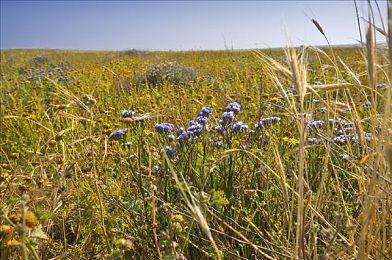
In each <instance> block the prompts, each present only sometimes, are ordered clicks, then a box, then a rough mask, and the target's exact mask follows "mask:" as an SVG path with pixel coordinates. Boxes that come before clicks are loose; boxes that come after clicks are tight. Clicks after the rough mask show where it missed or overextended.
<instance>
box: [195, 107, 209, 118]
mask: <svg viewBox="0 0 392 260" xmlns="http://www.w3.org/2000/svg"><path fill="white" fill-rule="evenodd" d="M212 111H213V109H212V107H203V108H202V109H201V110H200V112H199V113H198V114H197V116H198V117H199V116H201V117H209V116H210V114H211V113H212Z"/></svg>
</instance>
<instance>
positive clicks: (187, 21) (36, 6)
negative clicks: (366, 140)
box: [1, 0, 387, 50]
mask: <svg viewBox="0 0 392 260" xmlns="http://www.w3.org/2000/svg"><path fill="white" fill-rule="evenodd" d="M378 3H379V5H380V8H381V11H382V13H383V15H384V17H386V9H387V4H386V1H380V0H379V1H378ZM357 4H358V9H359V12H360V14H361V15H362V16H363V17H367V11H366V10H367V4H366V2H365V1H360V0H359V1H357ZM373 5H374V6H375V4H374V2H373ZM310 18H316V19H317V20H318V21H319V23H320V24H321V25H322V27H323V29H324V31H325V33H326V34H327V36H328V38H329V40H330V42H331V44H352V43H356V40H358V39H359V33H358V26H357V20H356V15H355V6H354V2H353V1H249V2H239V1H238V2H237V1H68V2H67V1H1V48H59V49H91V50H102V49H106V50H124V49H132V48H135V49H145V50H190V49H193V50H202V49H225V48H226V47H227V48H232V47H233V48H234V49H239V48H265V47H282V46H287V44H288V43H289V42H290V43H291V45H300V44H309V45H325V44H326V43H325V40H324V39H323V37H322V35H321V34H320V33H319V32H318V31H317V29H316V28H315V27H314V25H313V24H312V23H311V21H310ZM377 23H378V25H380V26H381V23H380V21H379V20H378V21H377ZM362 24H363V25H364V23H363V22H362Z"/></svg>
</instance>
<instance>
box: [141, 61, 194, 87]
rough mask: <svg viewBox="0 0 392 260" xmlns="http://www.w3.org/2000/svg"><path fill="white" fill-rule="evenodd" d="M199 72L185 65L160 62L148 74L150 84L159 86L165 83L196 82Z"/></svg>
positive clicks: (173, 62) (147, 78)
mask: <svg viewBox="0 0 392 260" xmlns="http://www.w3.org/2000/svg"><path fill="white" fill-rule="evenodd" d="M196 77H197V71H196V70H195V69H194V68H192V67H189V66H187V65H184V64H180V63H177V62H175V61H169V62H167V61H166V62H160V63H156V64H153V65H152V66H151V67H150V68H149V69H148V70H147V72H146V80H147V83H148V84H151V85H153V86H157V85H160V84H162V83H163V82H167V83H171V84H180V83H188V82H191V81H195V80H196Z"/></svg>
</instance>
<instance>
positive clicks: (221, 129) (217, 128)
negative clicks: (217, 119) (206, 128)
mask: <svg viewBox="0 0 392 260" xmlns="http://www.w3.org/2000/svg"><path fill="white" fill-rule="evenodd" d="M215 130H216V131H217V132H218V133H219V134H221V135H222V136H223V137H225V136H226V134H227V133H226V129H225V128H224V127H223V126H221V125H218V126H217V127H215Z"/></svg>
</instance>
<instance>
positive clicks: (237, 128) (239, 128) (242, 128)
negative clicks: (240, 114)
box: [232, 121, 249, 133]
mask: <svg viewBox="0 0 392 260" xmlns="http://www.w3.org/2000/svg"><path fill="white" fill-rule="evenodd" d="M232 129H233V133H238V132H247V131H248V130H249V126H248V125H246V124H244V123H243V122H241V121H239V122H237V123H235V124H233V125H232Z"/></svg>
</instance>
